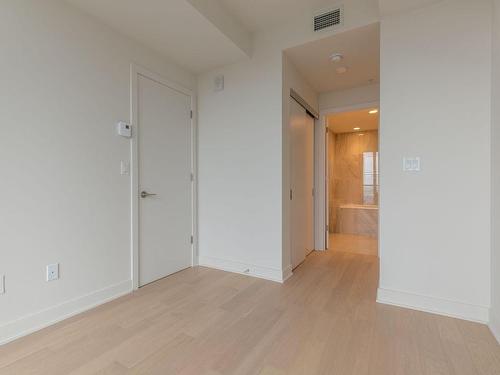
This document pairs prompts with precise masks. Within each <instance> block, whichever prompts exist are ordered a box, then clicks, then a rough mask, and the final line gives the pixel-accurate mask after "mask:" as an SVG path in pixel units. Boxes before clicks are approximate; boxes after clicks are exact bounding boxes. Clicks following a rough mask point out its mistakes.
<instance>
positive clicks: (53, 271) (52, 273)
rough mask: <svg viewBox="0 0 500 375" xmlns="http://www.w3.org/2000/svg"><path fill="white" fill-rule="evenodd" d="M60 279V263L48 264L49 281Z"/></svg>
mask: <svg viewBox="0 0 500 375" xmlns="http://www.w3.org/2000/svg"><path fill="white" fill-rule="evenodd" d="M57 279H59V264H58V263H54V264H49V265H48V266H47V281H54V280H57Z"/></svg>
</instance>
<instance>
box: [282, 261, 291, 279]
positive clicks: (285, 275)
mask: <svg viewBox="0 0 500 375" xmlns="http://www.w3.org/2000/svg"><path fill="white" fill-rule="evenodd" d="M292 269H293V267H292V265H291V264H289V265H288V266H286V267H285V269H284V270H283V276H282V279H283V282H285V281H287V280H288V279H289V278H290V277H292V274H293V273H292Z"/></svg>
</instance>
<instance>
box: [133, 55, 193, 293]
mask: <svg viewBox="0 0 500 375" xmlns="http://www.w3.org/2000/svg"><path fill="white" fill-rule="evenodd" d="M139 76H143V77H146V78H149V79H151V80H153V81H156V82H158V83H161V84H162V85H165V86H167V87H169V88H171V89H173V90H175V91H178V92H180V93H182V94H185V95H187V96H189V97H190V98H191V113H192V116H191V173H192V176H193V178H192V189H191V207H192V232H191V233H192V235H193V243H192V245H191V266H195V265H197V264H198V261H197V254H198V165H197V164H198V163H197V149H198V142H197V139H198V138H197V134H198V131H197V130H198V129H197V122H196V110H195V108H196V96H195V95H194V92H193V91H192V90H189V89H186V88H185V87H182V86H180V85H179V84H177V83H175V82H172V81H170V80H168V79H166V78H164V77H162V76H161V75H159V74H157V73H154V72H152V71H150V70H148V69H146V68H143V67H141V66H139V65H136V64H131V66H130V119H131V124H132V132H133V133H132V138H131V140H130V155H131V162H132V167H131V176H130V179H131V189H130V201H131V218H132V220H131V239H130V240H131V275H132V287H133V289H134V290H137V289H138V288H139V161H138V155H139V142H138V136H139V134H140V129H139V126H138V124H139V113H138V81H139Z"/></svg>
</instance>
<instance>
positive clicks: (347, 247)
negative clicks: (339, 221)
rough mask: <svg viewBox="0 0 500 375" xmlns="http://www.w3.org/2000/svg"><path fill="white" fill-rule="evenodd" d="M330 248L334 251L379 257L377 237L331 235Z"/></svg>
mask: <svg viewBox="0 0 500 375" xmlns="http://www.w3.org/2000/svg"><path fill="white" fill-rule="evenodd" d="M328 246H329V248H330V250H332V251H346V252H349V253H355V254H365V255H378V240H377V238H375V237H369V236H358V235H355V234H345V233H330V235H329V239H328Z"/></svg>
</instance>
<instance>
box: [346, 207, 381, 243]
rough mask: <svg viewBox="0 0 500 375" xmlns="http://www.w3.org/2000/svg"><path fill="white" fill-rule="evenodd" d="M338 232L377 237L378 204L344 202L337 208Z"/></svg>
mask: <svg viewBox="0 0 500 375" xmlns="http://www.w3.org/2000/svg"><path fill="white" fill-rule="evenodd" d="M337 232H338V233H348V234H357V235H362V236H371V237H377V235H378V206H375V205H363V204H342V205H340V206H339V207H338V208H337Z"/></svg>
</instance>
